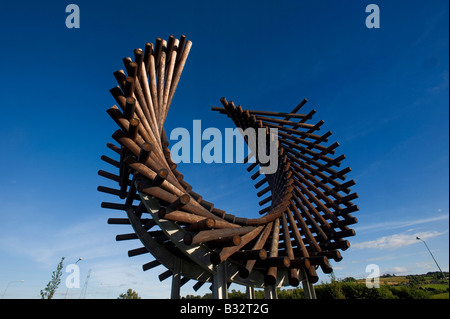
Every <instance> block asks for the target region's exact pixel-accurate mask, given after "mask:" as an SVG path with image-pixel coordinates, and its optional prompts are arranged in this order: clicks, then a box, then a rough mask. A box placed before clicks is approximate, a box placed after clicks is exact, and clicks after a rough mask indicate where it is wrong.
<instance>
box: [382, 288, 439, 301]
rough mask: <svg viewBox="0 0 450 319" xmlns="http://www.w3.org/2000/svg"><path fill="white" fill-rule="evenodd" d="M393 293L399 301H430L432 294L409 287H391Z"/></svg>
mask: <svg viewBox="0 0 450 319" xmlns="http://www.w3.org/2000/svg"><path fill="white" fill-rule="evenodd" d="M389 288H390V289H391V291H392V293H393V294H394V295H395V296H397V297H398V298H399V299H429V298H430V297H431V295H432V293H431V292H429V291H426V290H423V289H419V288H416V287H408V286H391V287H389Z"/></svg>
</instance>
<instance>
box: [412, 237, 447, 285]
mask: <svg viewBox="0 0 450 319" xmlns="http://www.w3.org/2000/svg"><path fill="white" fill-rule="evenodd" d="M416 239H417V240H420V241H422V242H423V243H424V244H425V247H427V249H428V252H429V253H430V255H431V258H433V260H434V262H435V263H436V266H437V267H438V268H439V271H440V272H441V274H442V277H444V279H445V280H446V281H447V284H448V279H447V277H446V276H445V275H444V273H443V272H442V269H441V267H439V264H438V262H437V261H436V259H435V258H434V256H433V254H432V253H431V250H430V248H428V245H427V243H426V242H425V240H423V239H422V238H420V237H416Z"/></svg>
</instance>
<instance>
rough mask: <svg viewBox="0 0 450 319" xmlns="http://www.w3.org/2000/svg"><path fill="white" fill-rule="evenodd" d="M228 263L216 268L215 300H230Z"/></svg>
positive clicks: (214, 281)
mask: <svg viewBox="0 0 450 319" xmlns="http://www.w3.org/2000/svg"><path fill="white" fill-rule="evenodd" d="M225 263H226V262H223V263H221V264H219V265H217V266H216V273H215V274H214V278H213V299H228V287H227V271H226V265H225Z"/></svg>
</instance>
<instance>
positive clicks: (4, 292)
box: [2, 280, 25, 299]
mask: <svg viewBox="0 0 450 319" xmlns="http://www.w3.org/2000/svg"><path fill="white" fill-rule="evenodd" d="M24 281H25V280H13V281H10V282H8V284H7V285H6V288H5V291H3V295H2V299H3V298H5V294H6V290H7V289H8V287H9V285H10V284H12V283H13V282H24Z"/></svg>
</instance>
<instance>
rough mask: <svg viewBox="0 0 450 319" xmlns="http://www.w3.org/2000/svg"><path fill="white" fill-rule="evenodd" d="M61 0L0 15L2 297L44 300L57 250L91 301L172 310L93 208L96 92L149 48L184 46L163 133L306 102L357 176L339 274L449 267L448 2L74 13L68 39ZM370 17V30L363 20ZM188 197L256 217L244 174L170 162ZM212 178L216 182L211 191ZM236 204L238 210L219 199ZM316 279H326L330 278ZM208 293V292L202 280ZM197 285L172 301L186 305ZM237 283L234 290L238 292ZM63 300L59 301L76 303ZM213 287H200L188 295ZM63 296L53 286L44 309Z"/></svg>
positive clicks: (235, 4) (182, 4)
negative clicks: (127, 295) (172, 42)
mask: <svg viewBox="0 0 450 319" xmlns="http://www.w3.org/2000/svg"><path fill="white" fill-rule="evenodd" d="M69 3H70V2H67V3H65V2H63V1H39V2H32V1H22V2H20V3H17V2H14V3H13V2H9V3H7V2H2V3H1V4H0V21H1V22H0V37H1V43H2V50H1V53H0V54H1V59H0V69H1V74H0V81H1V84H2V85H1V88H2V91H1V92H2V97H3V100H2V104H1V111H2V125H1V126H0V134H1V136H2V137H3V138H2V142H1V144H2V145H1V152H2V156H1V157H0V174H1V177H2V178H1V183H0V215H1V221H2V222H1V224H0V293H1V294H2V293H3V291H4V289H5V288H6V286H7V285H8V283H10V282H11V281H15V280H24V282H23V283H16V282H15V283H11V284H10V285H9V287H8V289H7V292H6V294H5V298H39V290H40V289H42V288H44V287H45V285H46V284H47V282H48V280H49V279H50V276H51V272H52V271H53V270H54V269H55V268H56V264H57V263H58V262H59V260H60V258H61V257H62V256H65V257H66V261H67V263H72V262H75V261H76V260H77V259H78V257H83V258H84V259H83V261H81V262H79V265H80V269H81V285H83V282H84V279H85V277H86V275H87V273H88V270H89V269H92V272H91V278H90V280H89V285H88V290H87V294H86V296H87V297H88V298H116V297H117V296H118V295H119V294H120V293H122V292H124V291H126V289H127V288H133V289H135V290H136V291H137V292H138V293H139V294H140V295H141V296H143V297H145V298H168V297H169V295H170V280H166V281H164V282H162V283H160V282H159V280H158V279H157V275H158V274H159V273H161V272H163V271H164V269H162V267H157V268H155V269H153V270H151V271H148V272H143V271H142V270H141V265H142V264H143V263H146V262H148V261H151V260H152V258H151V257H149V256H139V257H133V258H128V257H127V254H126V252H127V250H129V249H132V248H137V247H139V243H136V242H134V243H129V242H126V243H124V242H119V243H118V242H115V240H114V237H115V235H116V234H119V233H127V232H130V231H131V229H129V228H127V227H128V226H112V225H107V224H106V220H107V219H108V218H109V217H116V216H119V215H120V214H121V213H120V212H115V211H108V210H105V209H102V208H100V203H101V202H102V201H109V200H112V199H111V198H109V197H108V195H106V194H102V193H98V192H97V191H96V188H97V186H98V185H106V186H108V183H107V182H105V181H104V179H103V178H101V177H99V176H98V175H97V171H98V170H99V169H106V170H108V169H110V167H108V165H107V164H105V163H103V162H102V161H101V160H100V156H101V155H102V154H106V155H109V156H113V154H112V153H111V151H109V150H108V149H107V148H106V143H107V142H110V141H112V139H111V137H110V136H111V134H112V133H113V132H114V130H116V126H115V124H114V123H113V121H112V120H110V118H109V116H108V115H107V114H106V112H105V111H106V110H107V108H109V107H110V106H112V105H113V104H115V101H114V99H113V98H112V97H111V96H110V94H109V92H108V90H109V89H110V88H112V87H113V86H115V85H116V84H115V80H114V77H113V75H112V72H113V71H115V70H118V69H121V68H123V66H122V58H123V57H126V56H132V54H133V49H135V48H138V47H140V48H143V47H144V45H145V43H146V42H154V40H155V38H157V37H163V38H168V36H169V35H171V34H173V35H174V36H175V37H179V36H180V35H181V34H185V35H186V36H187V37H188V39H190V40H191V41H192V42H193V47H192V50H191V53H190V55H189V58H188V61H187V64H186V67H185V69H184V71H183V75H182V77H181V81H180V84H179V86H178V89H177V92H176V94H175V98H174V100H173V103H172V107H171V110H170V112H169V116H168V120H167V122H166V129H167V130H168V131H170V130H171V129H173V128H175V127H185V128H187V129H190V128H192V120H194V119H200V120H202V126H203V127H204V128H206V127H213V126H214V127H217V128H219V129H224V128H225V127H233V126H232V125H233V124H232V122H231V121H230V120H229V119H227V118H226V117H225V116H223V115H220V114H218V113H216V112H211V111H210V108H211V106H213V105H214V106H219V105H220V102H219V99H220V97H222V96H225V97H226V98H227V99H228V100H233V101H235V102H236V103H237V104H241V105H242V106H243V107H244V108H249V109H263V110H272V111H276V110H279V111H284V112H287V111H290V110H291V109H293V108H294V107H295V106H296V105H297V104H298V103H299V102H300V101H301V100H302V99H303V98H307V99H308V101H309V102H308V103H307V104H306V106H305V107H304V110H306V111H309V110H311V109H312V108H314V109H316V110H317V113H316V115H315V116H314V119H315V120H317V121H318V120H319V119H323V120H324V121H325V124H324V126H323V131H324V132H326V131H328V130H331V131H332V132H333V135H332V138H331V140H332V141H338V142H339V143H340V144H341V146H340V147H339V148H338V150H337V154H345V155H346V157H347V159H346V160H345V161H344V163H345V164H346V166H350V167H351V168H352V172H351V173H350V174H348V177H349V178H350V179H355V181H356V182H357V184H356V186H354V188H353V189H354V190H355V191H356V192H357V193H358V194H359V199H358V200H356V201H355V203H357V204H358V205H359V207H360V211H359V212H358V213H355V214H354V216H355V217H357V218H358V220H359V223H358V224H356V225H355V227H354V228H355V230H356V233H357V235H356V236H355V237H353V238H350V239H349V240H350V242H351V244H352V247H351V248H350V249H349V250H347V251H345V252H343V253H342V255H343V257H344V259H343V260H342V261H341V262H339V263H335V264H334V269H335V274H336V276H337V277H338V278H343V277H347V276H354V277H358V278H363V277H365V276H366V275H367V273H365V268H366V266H367V265H368V264H371V263H375V264H377V265H379V267H380V271H381V273H396V274H399V275H402V274H410V273H424V272H427V271H435V270H436V266H435V264H434V262H433V261H432V259H431V257H430V256H429V254H428V252H427V251H426V249H425V247H424V245H423V244H422V243H420V242H418V241H417V240H415V239H414V238H415V236H420V237H422V238H424V239H425V240H426V241H427V243H428V245H429V246H430V248H431V249H432V251H433V254H434V255H435V257H436V259H437V260H438V262H439V264H440V266H441V268H443V269H445V270H448V268H449V266H448V260H449V255H448V252H449V248H448V242H449V234H448V216H449V205H448V203H449V200H448V199H449V198H448V191H449V180H448V176H449V171H448V167H449V149H448V147H449V140H448V138H449V122H448V121H449V107H448V105H449V100H448V97H449V94H448V93H449V92H448V83H449V72H448V70H449V67H448V53H449V52H448V38H449V34H448V1H444V0H441V1H438V0H431V1H372V2H370V1H349V0H342V1H320V2H318V1H190V2H186V1H171V2H161V1H134V2H130V3H127V4H124V3H123V1H95V3H92V1H76V2H75V3H76V4H78V5H79V7H80V12H81V15H80V28H79V29H67V28H66V27H65V19H66V16H67V13H66V12H65V7H66V6H67V5H68V4H69ZM370 3H376V4H378V5H379V7H380V13H381V15H380V17H381V28H380V29H368V28H366V26H365V19H366V16H367V13H365V7H366V6H367V5H368V4H370ZM180 171H182V172H183V174H184V175H185V178H186V180H187V181H188V182H189V183H191V184H192V185H193V186H194V190H196V191H197V192H198V193H200V194H202V195H203V197H204V198H205V199H207V200H209V201H212V202H214V203H215V205H216V207H220V208H222V209H225V210H227V211H229V212H230V213H233V214H236V215H242V216H244V215H245V216H252V215H253V216H255V215H257V212H256V211H257V209H258V205H257V201H258V198H257V196H256V194H255V192H254V188H253V185H252V182H251V180H250V177H249V175H248V174H247V173H246V171H245V168H244V166H243V165H241V164H211V165H205V164H180ZM211 181H214V182H216V185H215V187H214V188H211V186H210V185H211ZM230 198H232V199H233V200H230ZM320 275H321V280H323V281H326V280H328V278H329V276H327V275H323V274H320ZM205 286H206V285H205ZM191 287H192V284H190V283H188V284H186V286H183V288H182V294H187V293H193V290H192V289H191ZM237 288H238V287H237V286H236V285H232V286H231V289H237ZM80 290H81V289H71V290H70V291H69V292H68V298H78V296H79V295H80ZM205 292H208V290H207V288H205V289H203V288H202V290H201V291H199V293H205ZM64 294H65V288H64V284H62V285H61V287H60V288H59V290H58V292H57V295H56V296H55V297H56V298H62V297H63V296H64Z"/></svg>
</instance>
